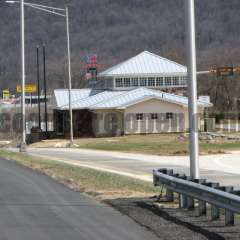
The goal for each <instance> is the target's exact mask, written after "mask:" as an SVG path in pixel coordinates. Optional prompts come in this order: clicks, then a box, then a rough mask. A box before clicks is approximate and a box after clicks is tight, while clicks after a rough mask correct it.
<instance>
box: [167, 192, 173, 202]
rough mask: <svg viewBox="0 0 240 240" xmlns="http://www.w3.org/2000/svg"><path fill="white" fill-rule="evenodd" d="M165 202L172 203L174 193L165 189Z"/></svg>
mask: <svg viewBox="0 0 240 240" xmlns="http://www.w3.org/2000/svg"><path fill="white" fill-rule="evenodd" d="M166 200H167V201H168V202H173V201H174V193H173V191H172V190H170V189H167V190H166Z"/></svg>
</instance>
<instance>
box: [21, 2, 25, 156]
mask: <svg viewBox="0 0 240 240" xmlns="http://www.w3.org/2000/svg"><path fill="white" fill-rule="evenodd" d="M20 23H21V31H20V32H21V75H22V83H21V85H22V97H21V110H22V119H21V120H22V140H21V144H20V152H26V109H25V33H24V31H25V22H24V0H21V2H20Z"/></svg>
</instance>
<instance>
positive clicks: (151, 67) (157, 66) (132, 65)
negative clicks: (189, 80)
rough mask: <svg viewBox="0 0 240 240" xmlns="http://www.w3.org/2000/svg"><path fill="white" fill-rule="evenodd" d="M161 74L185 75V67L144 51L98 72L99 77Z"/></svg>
mask: <svg viewBox="0 0 240 240" xmlns="http://www.w3.org/2000/svg"><path fill="white" fill-rule="evenodd" d="M144 75H146V76H147V75H148V76H150V75H152V76H162V75H187V68H186V67H185V66H183V65H181V64H178V63H176V62H173V61H171V60H168V59H166V58H163V57H160V56H158V55H156V54H153V53H150V52H148V51H144V52H142V53H140V54H138V55H137V56H135V57H133V58H130V59H129V60H126V61H124V62H122V63H120V64H118V65H116V66H113V67H111V68H109V69H107V70H105V71H103V72H102V73H100V74H99V76H101V77H117V76H144Z"/></svg>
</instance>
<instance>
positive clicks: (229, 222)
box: [222, 186, 235, 226]
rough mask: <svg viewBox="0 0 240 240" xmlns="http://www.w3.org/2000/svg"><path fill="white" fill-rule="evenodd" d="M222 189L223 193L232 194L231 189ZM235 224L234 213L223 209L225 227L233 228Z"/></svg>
mask: <svg viewBox="0 0 240 240" xmlns="http://www.w3.org/2000/svg"><path fill="white" fill-rule="evenodd" d="M223 188H224V189H222V190H223V191H225V192H228V193H231V192H233V187H232V186H230V187H223ZM234 223H235V216H234V213H233V212H232V211H229V210H227V209H225V225H226V226H233V225H234Z"/></svg>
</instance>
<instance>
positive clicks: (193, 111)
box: [185, 0, 200, 179]
mask: <svg viewBox="0 0 240 240" xmlns="http://www.w3.org/2000/svg"><path fill="white" fill-rule="evenodd" d="M185 2H186V19H187V33H188V34H187V35H188V36H187V46H188V51H187V53H188V99H189V104H188V111H189V130H190V135H189V148H190V174H191V177H193V178H194V179H199V177H200V173H199V142H198V107H197V64H196V32H195V0H185Z"/></svg>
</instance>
